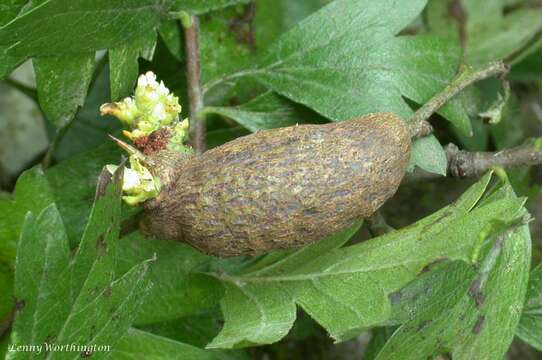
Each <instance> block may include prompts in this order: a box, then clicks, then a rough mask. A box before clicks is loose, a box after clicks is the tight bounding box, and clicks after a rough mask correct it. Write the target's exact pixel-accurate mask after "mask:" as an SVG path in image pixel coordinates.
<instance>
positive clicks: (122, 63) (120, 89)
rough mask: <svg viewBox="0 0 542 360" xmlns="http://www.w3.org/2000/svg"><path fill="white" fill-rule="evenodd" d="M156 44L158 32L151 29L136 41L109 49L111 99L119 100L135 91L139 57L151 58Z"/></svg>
mask: <svg viewBox="0 0 542 360" xmlns="http://www.w3.org/2000/svg"><path fill="white" fill-rule="evenodd" d="M155 46H156V32H155V31H151V32H150V33H148V34H145V35H142V36H140V37H139V38H137V39H136V40H135V41H132V42H130V43H125V44H123V45H122V46H120V47H116V48H112V49H111V50H109V77H110V82H111V101H118V100H120V99H122V98H124V97H126V96H128V95H130V94H131V93H132V92H133V88H134V85H135V83H136V80H137V77H138V75H139V63H138V59H139V57H142V58H144V59H146V60H149V61H150V60H151V59H152V55H153V53H154V47H155Z"/></svg>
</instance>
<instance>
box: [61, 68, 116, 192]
mask: <svg viewBox="0 0 542 360" xmlns="http://www.w3.org/2000/svg"><path fill="white" fill-rule="evenodd" d="M97 72H98V73H95V77H94V79H93V80H92V85H91V87H90V90H89V92H88V96H87V98H86V100H85V104H84V105H83V107H81V108H80V109H79V111H77V114H76V115H75V119H74V120H73V121H72V123H71V124H70V126H69V127H68V128H67V130H66V131H65V133H64V135H63V137H62V141H61V142H60V143H59V144H58V145H57V147H56V149H55V152H54V154H53V157H54V159H55V161H56V162H57V163H61V162H62V161H64V160H66V159H69V158H71V157H72V156H74V155H76V154H80V153H82V152H83V151H85V150H86V151H92V150H94V149H96V148H98V147H100V146H101V145H103V144H104V143H108V144H109V145H111V139H110V138H109V137H108V136H107V134H113V135H115V134H118V133H120V129H121V127H122V126H121V124H120V121H118V120H117V119H115V118H113V117H112V116H107V117H103V116H101V115H100V105H102V104H103V103H105V102H110V101H111V97H110V91H109V89H110V81H109V69H108V67H107V66H102V67H101V69H97ZM113 154H118V157H117V158H116V159H115V160H113V161H114V162H117V161H118V159H120V153H118V152H117V151H113ZM78 156H81V155H78ZM98 160H99V159H93V158H92V157H90V156H89V157H88V159H86V160H85V161H91V162H95V163H97V161H98ZM104 161H106V160H105V159H104ZM104 164H106V162H103V163H101V164H98V165H102V166H103V165H104ZM99 170H100V169H99V168H98V169H97V171H98V172H99ZM91 175H92V174H91ZM96 175H97V174H96ZM83 181H84V179H79V182H83ZM91 185H92V186H93V187H94V185H95V184H91ZM91 191H93V189H91Z"/></svg>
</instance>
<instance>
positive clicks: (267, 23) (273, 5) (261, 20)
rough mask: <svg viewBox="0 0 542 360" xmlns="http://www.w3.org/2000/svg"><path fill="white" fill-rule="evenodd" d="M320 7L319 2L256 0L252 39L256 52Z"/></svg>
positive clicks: (263, 48)
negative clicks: (254, 41) (254, 42)
mask: <svg viewBox="0 0 542 360" xmlns="http://www.w3.org/2000/svg"><path fill="white" fill-rule="evenodd" d="M321 7H322V1H320V0H305V1H289V0H258V3H257V6H256V11H255V14H254V23H255V28H254V38H255V40H256V46H257V48H258V51H262V50H265V49H267V47H268V46H269V45H271V44H272V43H273V42H274V41H275V40H277V38H278V37H279V36H280V35H282V34H283V33H285V32H286V31H288V30H290V29H291V28H292V27H294V26H295V25H296V24H297V23H298V22H299V21H300V20H302V19H304V18H306V17H307V16H309V15H310V14H312V13H313V12H315V11H317V10H319V9H320V8H321Z"/></svg>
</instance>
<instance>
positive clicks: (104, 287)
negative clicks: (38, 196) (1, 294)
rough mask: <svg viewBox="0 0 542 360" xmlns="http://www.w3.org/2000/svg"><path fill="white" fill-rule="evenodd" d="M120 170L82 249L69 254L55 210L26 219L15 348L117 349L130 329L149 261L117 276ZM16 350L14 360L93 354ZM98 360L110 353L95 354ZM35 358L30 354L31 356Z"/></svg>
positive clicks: (20, 250)
mask: <svg viewBox="0 0 542 360" xmlns="http://www.w3.org/2000/svg"><path fill="white" fill-rule="evenodd" d="M121 179H122V172H117V173H116V174H115V175H114V179H113V182H112V183H111V184H110V185H109V186H108V187H107V188H106V190H105V194H103V195H100V196H98V198H97V200H96V202H95V204H94V206H93V209H92V213H91V217H90V220H89V223H88V225H87V228H86V230H85V233H84V235H83V239H82V240H81V244H80V246H79V248H78V250H77V252H76V254H75V255H74V257H73V258H71V257H70V253H69V251H70V249H69V243H68V237H67V234H66V231H65V230H64V226H63V222H62V219H61V217H60V213H59V212H58V210H57V208H56V206H55V205H50V206H49V207H47V208H46V209H45V210H43V211H42V212H41V213H40V214H39V215H38V216H37V217H35V216H33V215H32V214H30V215H28V216H27V219H26V221H25V224H24V226H23V231H22V234H21V240H20V241H19V248H18V253H17V254H18V255H17V267H16V272H15V296H16V301H17V302H16V303H17V304H18V306H17V308H18V310H17V314H16V318H15V322H14V325H13V331H12V334H11V336H12V343H13V345H14V346H17V345H23V344H24V345H38V346H39V345H42V346H43V344H45V343H54V344H60V345H69V344H76V345H78V346H94V345H96V346H114V345H115V343H116V342H117V341H118V339H120V337H121V336H122V335H123V334H124V333H125V332H126V331H127V330H128V328H129V326H130V325H131V323H132V321H133V320H134V318H135V316H136V315H137V309H138V307H139V306H140V304H141V303H142V302H143V301H144V299H145V296H146V294H147V293H148V290H149V287H150V282H149V280H148V276H147V271H148V266H149V262H148V261H143V262H140V263H139V264H136V265H135V266H134V267H132V268H131V269H130V270H129V271H128V272H126V273H125V274H124V275H123V276H122V277H120V278H118V277H116V276H115V271H114V269H115V262H116V253H115V251H114V249H115V247H114V246H113V244H114V242H115V241H117V240H118V234H119V227H120V204H121V201H120V197H121ZM43 350H44V351H42V352H32V353H25V352H10V353H9V356H8V358H9V359H19V358H24V359H28V358H47V359H57V358H61V359H76V358H79V357H80V356H85V355H89V352H88V351H87V350H81V349H80V348H75V349H73V350H67V351H46V349H43ZM90 352H91V353H92V356H93V358H105V357H106V356H107V355H108V353H106V352H100V351H96V352H93V351H90ZM29 356H30V357H29Z"/></svg>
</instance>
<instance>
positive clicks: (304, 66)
mask: <svg viewBox="0 0 542 360" xmlns="http://www.w3.org/2000/svg"><path fill="white" fill-rule="evenodd" d="M424 6H425V0H415V1H409V2H408V3H400V4H399V3H398V2H396V1H393V0H385V1H379V2H371V1H367V0H363V1H358V0H339V1H334V2H332V3H331V4H329V5H327V6H326V7H324V8H323V9H321V10H320V11H318V12H316V13H315V14H313V15H311V16H309V17H308V18H306V19H304V20H303V21H301V22H300V23H299V24H298V26H296V27H294V28H293V29H292V30H290V31H289V32H287V33H286V34H284V35H283V36H281V37H280V39H279V40H278V41H277V42H276V43H275V44H274V45H273V46H271V47H270V48H269V50H268V54H267V56H266V57H265V58H264V59H263V61H261V62H260V64H259V66H258V67H257V68H254V69H247V70H245V71H243V72H239V73H237V74H232V75H230V76H229V77H227V78H229V79H231V78H235V77H239V76H252V77H254V78H256V79H258V80H259V81H260V82H262V83H263V84H264V85H266V86H267V87H269V88H271V89H273V90H274V91H276V92H278V93H280V94H281V95H284V96H286V97H288V98H290V99H292V100H294V101H296V102H299V103H302V104H304V105H307V106H309V107H310V108H312V109H314V110H316V111H317V112H319V113H321V114H322V115H324V116H326V117H328V118H330V119H332V120H347V119H350V118H354V117H357V116H360V115H363V114H366V113H370V112H379V111H391V112H394V113H396V114H398V115H399V116H401V117H403V118H405V119H406V118H408V117H409V116H410V115H411V110H410V108H409V107H408V106H407V104H406V103H405V102H404V101H403V99H402V96H403V95H404V96H406V97H408V98H411V99H412V100H414V101H416V102H418V103H423V102H425V101H427V100H428V99H429V98H430V97H431V96H432V95H434V94H435V93H437V92H438V91H439V90H441V89H442V88H444V86H445V85H446V83H447V82H448V80H449V79H450V78H451V77H452V76H453V75H454V74H455V71H456V68H457V64H458V62H459V54H458V53H456V52H455V51H454V50H453V47H452V48H450V46H451V45H450V44H449V43H447V42H443V41H440V40H437V39H436V38H432V37H427V36H418V37H405V36H401V37H397V36H395V35H396V34H397V33H398V32H399V31H401V30H402V29H403V28H404V27H405V26H406V25H408V24H409V23H410V22H411V21H412V20H413V19H414V18H415V17H416V16H417V15H418V14H419V13H420V11H421V10H422V9H423V7H424ZM383 13H386V16H385V17H383V16H382V14H383ZM338 22H340V26H338V25H337V24H338ZM443 54H447V55H446V56H445V57H444V56H442V55H443ZM211 85H212V84H211ZM207 86H208V87H209V86H210V85H207ZM442 113H443V114H444V115H445V116H446V117H447V118H449V119H450V120H451V121H452V122H453V123H454V124H455V125H456V126H457V127H458V128H460V129H462V130H463V131H464V132H466V133H470V124H469V120H468V117H467V116H466V114H465V111H464V110H463V109H462V106H461V104H459V103H457V100H455V101H452V102H451V103H450V104H448V105H447V106H445V107H444V108H443V110H442Z"/></svg>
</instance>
